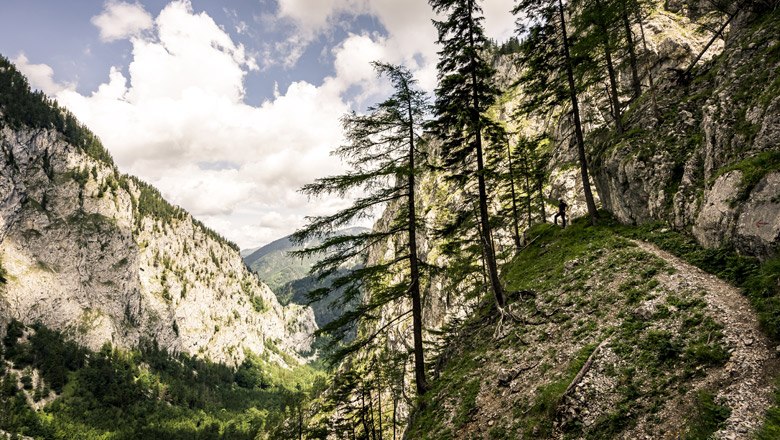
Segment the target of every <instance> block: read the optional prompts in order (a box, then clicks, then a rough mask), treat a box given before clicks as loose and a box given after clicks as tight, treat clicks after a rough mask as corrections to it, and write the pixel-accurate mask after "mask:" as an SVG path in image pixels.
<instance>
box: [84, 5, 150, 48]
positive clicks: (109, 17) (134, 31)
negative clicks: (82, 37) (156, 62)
mask: <svg viewBox="0 0 780 440" xmlns="http://www.w3.org/2000/svg"><path fill="white" fill-rule="evenodd" d="M91 21H92V24H94V25H95V26H97V28H98V29H99V30H100V39H101V40H103V41H115V40H122V39H125V38H128V37H134V36H137V35H139V34H140V33H141V32H142V31H145V30H147V29H150V28H151V27H152V16H151V15H150V14H149V13H148V12H146V9H144V7H143V5H141V4H140V3H126V2H123V1H118V0H109V1H107V2H106V3H105V5H104V8H103V12H102V13H100V14H99V15H96V16H94V17H92V20H91Z"/></svg>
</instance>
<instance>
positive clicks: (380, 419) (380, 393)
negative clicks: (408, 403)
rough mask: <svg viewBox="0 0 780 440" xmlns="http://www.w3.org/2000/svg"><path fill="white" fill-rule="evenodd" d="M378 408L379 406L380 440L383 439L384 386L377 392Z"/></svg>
mask: <svg viewBox="0 0 780 440" xmlns="http://www.w3.org/2000/svg"><path fill="white" fill-rule="evenodd" d="M376 398H377V406H379V440H383V439H382V431H383V429H382V386H381V385H380V386H379V389H378V390H377V395H376Z"/></svg>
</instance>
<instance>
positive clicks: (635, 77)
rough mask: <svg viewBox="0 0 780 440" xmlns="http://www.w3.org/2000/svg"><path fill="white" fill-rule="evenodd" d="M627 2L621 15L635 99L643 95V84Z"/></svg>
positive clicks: (622, 6)
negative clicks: (640, 78) (640, 79)
mask: <svg viewBox="0 0 780 440" xmlns="http://www.w3.org/2000/svg"><path fill="white" fill-rule="evenodd" d="M626 1H627V0H622V1H621V3H620V15H621V18H622V19H623V30H624V31H625V32H626V46H627V47H628V62H629V64H630V66H631V86H632V88H633V89H634V99H636V98H638V97H639V95H641V94H642V84H641V82H640V81H639V69H638V68H637V61H636V48H635V47H634V34H633V33H632V32H631V20H629V18H628V9H627V8H626V3H625V2H626Z"/></svg>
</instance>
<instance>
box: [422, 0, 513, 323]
mask: <svg viewBox="0 0 780 440" xmlns="http://www.w3.org/2000/svg"><path fill="white" fill-rule="evenodd" d="M429 3H430V5H431V7H432V8H433V10H434V12H436V13H439V14H442V15H445V16H446V19H444V20H442V21H436V20H434V25H435V26H436V30H437V31H438V43H439V45H440V47H441V50H440V51H439V63H438V64H437V68H438V70H439V74H438V79H439V85H438V88H437V89H436V103H435V106H434V108H435V114H436V120H435V123H434V124H433V128H434V132H435V133H436V134H437V135H438V137H439V138H440V139H442V142H443V145H442V153H443V156H444V162H445V166H446V167H447V168H448V169H449V170H450V171H451V173H452V175H453V176H455V178H456V179H458V180H459V181H460V182H461V183H462V184H463V185H465V184H466V183H467V182H468V181H469V180H470V179H471V178H473V177H474V176H476V178H477V187H478V205H479V206H478V213H479V234H480V244H481V247H482V254H483V258H484V262H485V266H486V270H487V273H488V278H489V280H490V285H491V288H492V291H493V295H494V297H495V301H496V305H497V306H498V308H499V310H503V307H504V306H505V303H506V300H505V297H504V289H503V287H502V286H501V280H500V279H499V277H498V264H497V262H496V252H495V248H494V246H493V239H492V236H491V224H490V217H489V213H488V192H487V185H486V174H487V169H486V167H485V158H484V156H485V151H484V147H485V145H484V142H483V136H484V133H483V131H484V129H485V128H486V127H487V126H488V125H489V120H488V119H487V117H486V116H485V111H486V110H487V109H488V108H489V107H490V106H491V105H492V104H493V103H495V101H496V97H497V96H498V93H499V92H498V89H497V88H496V87H495V85H494V84H493V82H492V79H493V75H494V70H493V68H492V67H491V65H490V63H489V62H488V61H487V60H486V59H485V58H484V56H483V55H484V54H486V53H487V49H488V47H489V46H490V42H489V40H488V39H487V38H486V37H485V32H484V29H483V26H482V22H483V20H484V17H483V16H482V8H481V7H480V6H479V4H478V2H477V0H430V1H429ZM472 160H476V166H474V165H472V166H468V164H467V162H469V161H472Z"/></svg>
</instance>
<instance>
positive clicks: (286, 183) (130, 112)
mask: <svg viewBox="0 0 780 440" xmlns="http://www.w3.org/2000/svg"><path fill="white" fill-rule="evenodd" d="M130 41H131V43H132V62H131V63H130V65H129V66H128V67H127V69H126V70H125V71H123V70H122V69H120V68H118V67H113V68H111V71H110V72H109V75H108V79H107V80H106V81H105V82H104V83H103V84H102V85H100V86H99V87H98V89H97V90H96V91H95V92H93V93H92V94H90V95H83V94H80V93H78V92H77V91H76V90H72V89H71V90H60V91H59V93H57V98H58V100H59V101H60V102H62V103H63V104H64V105H66V106H67V107H68V108H70V109H71V110H72V111H73V112H74V113H75V114H76V115H77V116H78V117H79V118H80V119H81V120H82V121H83V122H84V123H86V124H87V125H88V126H89V127H90V128H92V129H93V130H94V131H95V132H96V133H97V134H98V135H99V136H100V137H101V139H102V140H103V142H104V144H105V145H106V146H107V147H108V148H109V150H110V151H111V153H112V154H113V156H114V158H115V160H116V161H117V163H118V165H119V166H120V168H121V169H122V170H123V171H126V172H129V173H131V174H135V175H138V176H139V177H141V178H143V179H144V180H147V181H149V182H150V183H152V184H154V185H155V186H157V187H158V188H160V190H161V191H162V193H163V194H164V195H165V196H166V198H168V199H169V200H170V201H171V202H173V203H176V204H179V205H181V206H183V207H184V208H185V209H187V210H189V211H190V212H192V213H193V214H194V215H196V216H197V217H199V218H201V219H203V220H204V222H206V223H207V224H209V225H210V226H212V227H214V228H215V229H217V230H219V231H220V232H221V233H222V234H224V235H225V236H227V237H229V238H230V239H232V240H235V241H237V242H238V243H239V244H240V245H242V246H244V247H249V246H256V245H257V244H258V243H259V242H258V240H262V241H270V240H272V239H274V238H278V237H280V236H283V235H286V234H289V233H291V232H293V231H294V230H295V228H297V227H299V226H302V224H303V222H304V219H303V216H304V215H305V214H307V213H312V212H320V213H325V211H324V209H325V207H331V208H332V207H333V206H338V203H343V201H342V202H334V201H331V200H322V201H319V200H318V201H309V200H308V199H307V198H306V197H305V196H303V195H302V194H300V193H298V189H299V188H300V187H301V186H302V185H304V184H305V183H309V182H311V181H312V179H314V178H316V177H322V176H325V175H328V174H333V173H336V172H338V171H340V170H341V167H342V165H341V162H340V161H339V160H338V159H337V158H334V157H332V156H331V155H330V154H329V153H330V151H331V149H332V148H333V147H335V146H337V145H338V144H339V143H340V142H341V141H342V134H341V126H340V123H339V117H340V116H341V115H342V114H344V113H345V112H346V111H347V110H348V109H349V107H348V105H347V104H346V103H344V102H343V101H342V99H341V94H342V93H343V92H344V91H345V90H346V88H348V87H349V86H348V82H350V81H352V80H351V79H348V80H342V79H339V78H336V77H332V78H327V79H326V80H325V81H324V83H323V84H322V85H320V86H315V85H313V84H310V83H307V82H293V83H292V84H291V85H290V86H289V87H288V88H287V90H281V91H279V93H277V95H276V96H275V97H274V98H273V99H272V100H268V101H266V102H264V103H262V104H260V105H258V106H252V105H248V104H247V103H245V102H244V95H245V91H244V78H245V75H246V72H248V71H250V70H253V69H257V63H256V61H255V60H254V58H253V57H251V56H249V55H247V51H246V50H245V48H244V47H243V46H242V45H240V44H236V43H235V42H234V41H232V39H231V38H230V36H229V35H228V34H227V33H226V32H225V31H224V30H223V29H222V28H220V27H219V26H218V25H217V24H216V23H215V22H214V21H213V20H212V19H211V17H209V16H208V15H207V14H205V13H196V12H195V11H193V8H192V5H191V4H190V2H188V1H174V2H172V3H170V4H169V5H167V6H166V7H165V8H164V9H163V10H162V11H161V12H160V14H159V15H158V16H157V17H156V19H155V20H154V26H153V32H149V33H147V34H144V35H137V36H134V37H132V38H130ZM334 203H336V205H334ZM269 215H270V216H271V217H268V216H269ZM267 218H282V219H283V221H274V222H273V223H271V224H267V225H263V219H267Z"/></svg>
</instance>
